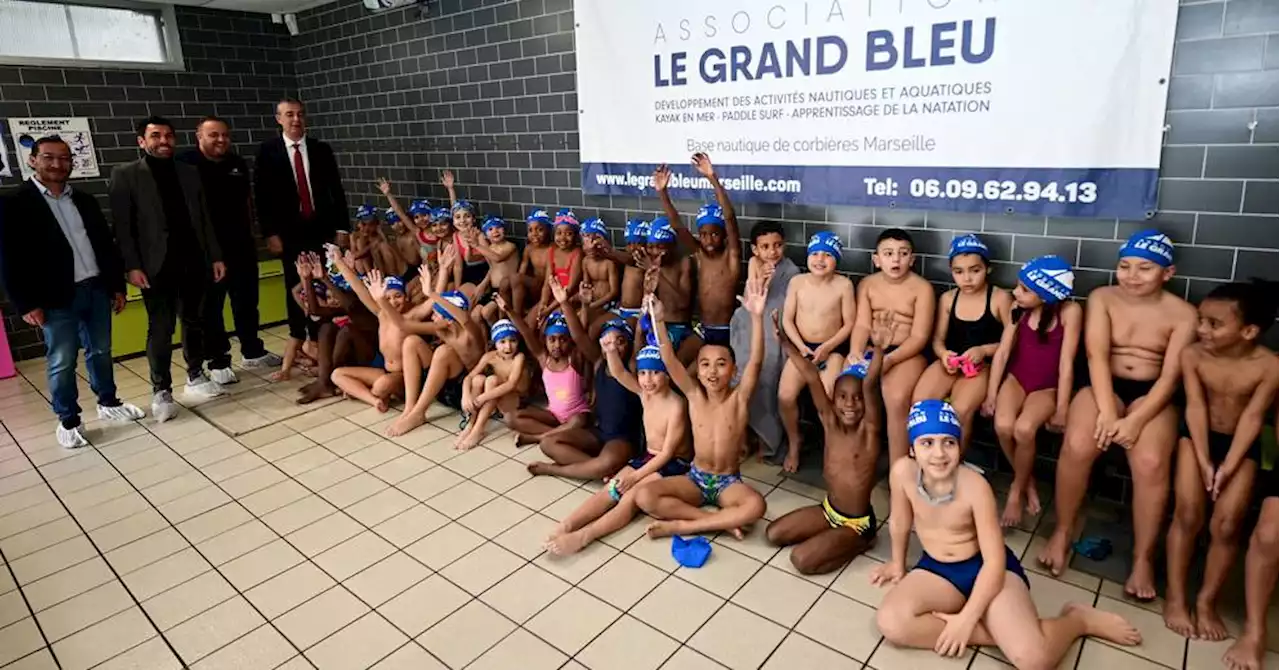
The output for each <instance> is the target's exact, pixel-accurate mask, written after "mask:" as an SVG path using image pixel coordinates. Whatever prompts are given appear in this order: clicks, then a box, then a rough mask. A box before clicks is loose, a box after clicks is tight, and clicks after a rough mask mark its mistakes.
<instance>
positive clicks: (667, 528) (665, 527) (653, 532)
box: [644, 521, 742, 540]
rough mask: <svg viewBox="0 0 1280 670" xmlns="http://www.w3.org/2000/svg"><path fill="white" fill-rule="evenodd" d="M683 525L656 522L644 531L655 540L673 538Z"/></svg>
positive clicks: (676, 522) (677, 522) (671, 522)
mask: <svg viewBox="0 0 1280 670" xmlns="http://www.w3.org/2000/svg"><path fill="white" fill-rule="evenodd" d="M682 525H683V524H681V523H680V522H679V521H654V522H653V523H651V524H649V527H648V528H645V529H644V532H645V534H646V535H648V536H649V537H650V538H653V539H655V540H656V539H658V538H660V537H671V536H672V535H679V534H680V528H681V526H682ZM738 532H739V533H741V532H742V531H738Z"/></svg>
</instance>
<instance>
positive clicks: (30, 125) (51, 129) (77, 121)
mask: <svg viewBox="0 0 1280 670" xmlns="http://www.w3.org/2000/svg"><path fill="white" fill-rule="evenodd" d="M9 132H10V133H12V134H13V148H14V149H16V150H17V152H18V166H19V167H21V168H22V178H23V179H30V178H31V175H33V174H35V171H34V170H32V169H31V166H30V165H28V164H27V157H28V156H30V155H31V149H32V148H34V147H35V145H36V140H38V139H40V138H42V137H51V136H54V135H56V136H58V137H61V138H62V139H63V140H64V141H65V142H66V143H67V145H68V146H70V147H71V160H72V162H73V165H72V168H71V178H72V179H80V178H82V177H97V176H99V175H100V174H101V172H100V171H99V169H98V154H97V153H96V152H95V151H94V149H93V136H92V135H91V134H90V133H89V119H86V118H84V117H82V116H81V117H73V118H49V119H9Z"/></svg>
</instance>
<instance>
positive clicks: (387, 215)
mask: <svg viewBox="0 0 1280 670" xmlns="http://www.w3.org/2000/svg"><path fill="white" fill-rule="evenodd" d="M382 218H383V220H385V221H386V222H387V223H398V222H399V221H400V215H399V214H396V210H395V209H394V208H392V207H388V208H387V211H385V212H383V213H382Z"/></svg>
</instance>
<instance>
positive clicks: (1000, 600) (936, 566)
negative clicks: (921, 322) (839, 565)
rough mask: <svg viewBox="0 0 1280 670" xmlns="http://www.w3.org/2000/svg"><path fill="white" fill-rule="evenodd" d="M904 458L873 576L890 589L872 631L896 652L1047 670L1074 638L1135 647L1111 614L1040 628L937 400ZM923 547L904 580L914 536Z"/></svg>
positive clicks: (912, 427) (989, 497)
mask: <svg viewBox="0 0 1280 670" xmlns="http://www.w3.org/2000/svg"><path fill="white" fill-rule="evenodd" d="M907 437H908V439H909V441H910V454H909V457H908V458H901V459H899V460H898V461H897V462H895V463H893V464H892V466H891V469H890V471H889V490H890V495H891V496H892V498H891V500H892V503H891V506H892V509H893V515H892V516H891V517H889V531H890V537H891V538H892V542H893V549H892V558H891V559H890V560H889V562H887V563H885V564H884V565H881V566H880V567H878V568H876V569H875V571H873V572H872V573H871V583H872V584H877V585H883V584H890V585H893V588H892V589H891V590H890V591H889V592H888V593H887V594H885V596H884V600H883V601H882V602H881V604H880V608H879V610H878V611H877V612H876V626H877V627H878V628H879V629H880V632H881V633H882V634H883V635H884V637H885V639H886V640H888V641H889V642H891V643H893V644H895V645H898V646H901V647H915V648H918V649H932V650H934V651H935V652H937V653H938V654H939V655H941V656H961V655H963V654H964V653H965V649H966V647H968V646H969V645H971V644H975V645H983V646H995V647H999V648H1000V651H1001V652H1003V653H1004V655H1005V656H1006V657H1008V659H1009V661H1010V662H1012V663H1013V664H1014V665H1015V666H1016V667H1018V668H1023V669H1024V670H1027V669H1034V670H1048V669H1049V668H1055V667H1057V665H1058V662H1059V661H1060V660H1061V659H1062V657H1063V656H1064V655H1065V654H1066V653H1067V649H1068V648H1070V647H1071V645H1072V643H1074V642H1075V641H1076V639H1078V638H1080V637H1084V636H1086V635H1088V636H1093V637H1099V638H1102V639H1104V640H1107V641H1110V642H1113V643H1115V644H1119V645H1125V646H1131V645H1135V644H1138V643H1140V642H1141V641H1142V637H1141V635H1139V633H1138V630H1137V629H1136V628H1134V627H1133V625H1132V624H1130V623H1129V622H1128V621H1126V620H1125V619H1124V618H1123V617H1121V616H1120V615H1119V614H1114V613H1111V612H1103V611H1101V610H1098V609H1095V608H1093V607H1090V606H1089V605H1082V604H1077V603H1067V604H1066V605H1065V606H1063V608H1062V612H1061V613H1060V614H1059V615H1058V616H1056V617H1054V618H1051V619H1041V618H1040V616H1039V615H1038V614H1037V612H1036V606H1035V603H1033V602H1032V601H1031V592H1030V591H1029V590H1028V589H1029V588H1030V582H1029V581H1028V580H1027V576H1026V573H1024V572H1023V570H1022V564H1021V563H1019V562H1018V557H1017V556H1014V555H1013V552H1012V551H1010V550H1009V548H1008V547H1006V546H1005V544H1004V536H1003V534H1002V533H1001V531H1000V519H999V515H998V514H997V512H996V497H995V494H994V493H992V492H991V485H990V484H988V483H987V480H986V479H984V478H983V476H982V475H981V474H979V473H978V472H977V471H975V470H973V469H972V468H968V467H964V466H963V465H962V463H961V462H960V439H961V434H960V420H959V418H958V417H957V416H956V413H955V410H953V409H952V408H951V405H950V404H948V403H946V402H945V401H942V400H922V401H920V402H917V403H916V404H914V405H912V406H911V410H910V412H909V414H908V419H907ZM913 524H914V526H915V531H916V535H917V536H918V537H919V538H920V544H921V545H923V547H924V554H923V555H922V556H921V558H920V562H919V563H917V564H916V566H915V568H913V569H912V570H911V571H910V572H908V571H907V566H906V561H907V540H908V539H909V537H910V535H911V529H912V526H913Z"/></svg>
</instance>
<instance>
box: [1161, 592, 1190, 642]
mask: <svg viewBox="0 0 1280 670" xmlns="http://www.w3.org/2000/svg"><path fill="white" fill-rule="evenodd" d="M1164 627H1165V628H1168V629H1169V630H1171V631H1173V632H1175V633H1177V634H1178V635H1181V636H1182V637H1195V636H1196V621H1195V619H1193V618H1192V617H1191V610H1189V609H1187V605H1186V603H1179V602H1174V601H1172V600H1166V601H1165V603H1164Z"/></svg>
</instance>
